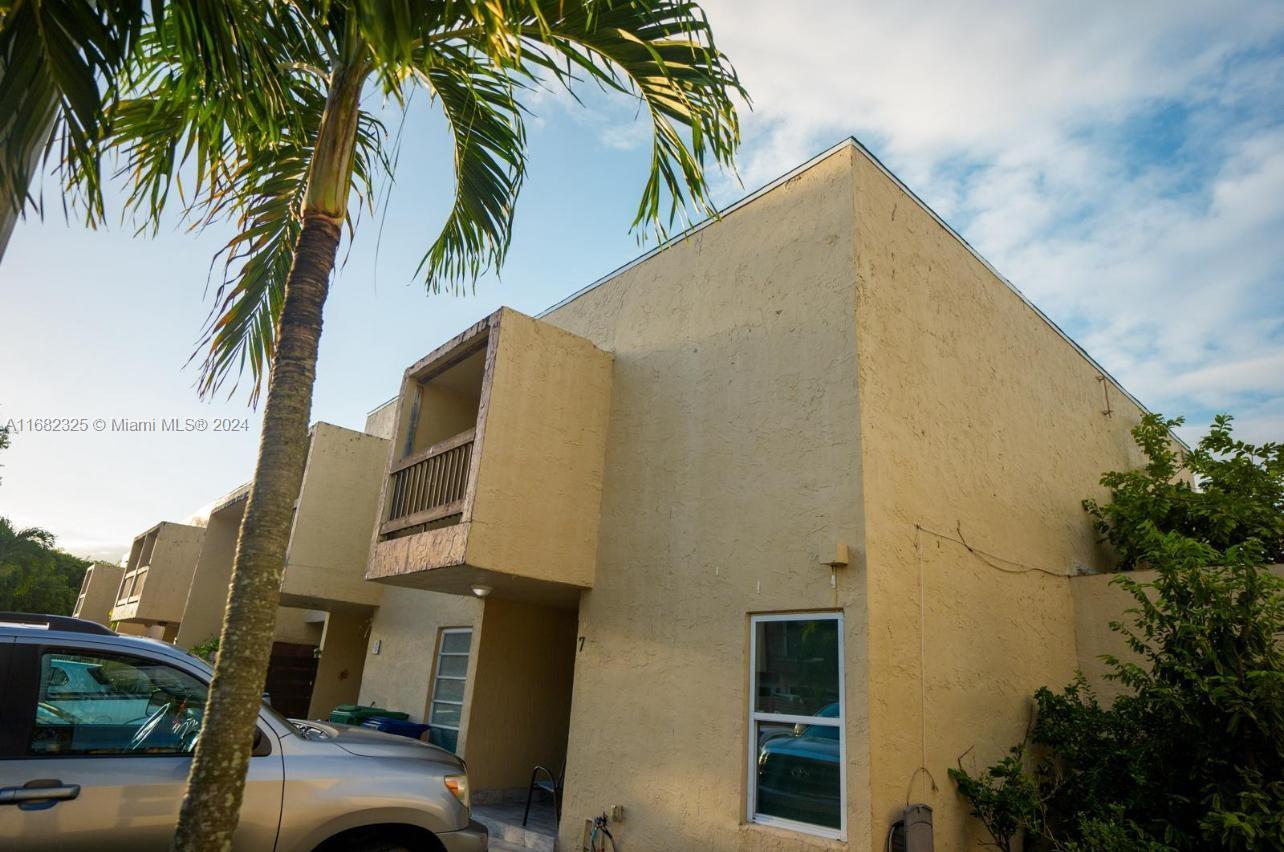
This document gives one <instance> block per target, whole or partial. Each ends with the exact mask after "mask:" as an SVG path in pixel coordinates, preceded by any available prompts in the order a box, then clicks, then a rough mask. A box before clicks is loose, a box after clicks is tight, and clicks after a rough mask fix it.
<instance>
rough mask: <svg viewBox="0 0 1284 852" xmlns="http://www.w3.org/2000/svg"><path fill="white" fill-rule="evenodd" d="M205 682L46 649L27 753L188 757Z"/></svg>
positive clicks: (113, 657) (121, 658) (131, 660)
mask: <svg viewBox="0 0 1284 852" xmlns="http://www.w3.org/2000/svg"><path fill="white" fill-rule="evenodd" d="M205 696H206V686H205V684H204V683H202V682H201V681H199V680H197V679H196V678H195V677H192V676H191V675H189V674H187V673H186V672H184V671H181V670H179V669H176V668H174V667H172V666H169V665H166V664H165V663H161V662H157V661H155V660H148V659H144V658H141V657H132V656H127V655H117V654H92V653H76V652H65V651H58V650H54V649H47V650H45V651H44V652H43V653H42V654H41V656H40V689H39V693H38V695H37V701H36V710H35V724H34V725H33V727H32V732H31V742H30V743H29V744H28V753H29V754H32V755H36V756H45V755H86V754H94V755H111V754H123V755H150V754H162V755H163V754H169V755H175V754H190V753H191V752H192V750H193V749H194V748H195V746H196V737H197V735H198V734H199V733H200V730H201V721H202V718H203V716H204V712H205Z"/></svg>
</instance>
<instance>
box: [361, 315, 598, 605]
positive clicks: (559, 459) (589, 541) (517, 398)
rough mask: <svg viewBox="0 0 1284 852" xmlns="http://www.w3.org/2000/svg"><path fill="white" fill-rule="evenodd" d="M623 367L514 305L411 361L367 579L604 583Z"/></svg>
mask: <svg viewBox="0 0 1284 852" xmlns="http://www.w3.org/2000/svg"><path fill="white" fill-rule="evenodd" d="M611 364H612V359H611V356H610V355H609V354H608V353H605V352H603V351H601V350H599V349H597V348H596V347H595V346H593V344H592V343H590V342H589V341H587V340H584V339H583V338H580V337H577V336H575V335H573V334H571V333H569V332H566V331H564V330H562V329H560V328H557V327H556V326H553V325H551V324H549V323H546V322H542V321H540V320H535V319H532V318H531V317H528V316H525V315H523V314H519V313H517V312H515V311H512V310H510V309H508V308H504V309H501V310H499V311H497V312H496V313H494V314H492V315H491V316H489V317H487V318H486V319H485V320H483V321H482V322H480V323H477V324H476V325H474V326H472V327H471V328H469V329H468V330H467V331H465V332H464V333H463V334H461V335H458V336H457V337H455V338H454V339H453V340H451V341H450V342H448V343H447V344H445V345H444V346H442V347H439V348H438V349H436V350H434V351H433V352H432V353H430V354H429V355H428V356H426V357H425V358H423V359H421V360H420V361H418V362H416V363H415V364H414V365H412V366H411V367H410V368H409V369H408V370H406V373H405V376H404V379H403V382H402V389H401V393H400V395H399V396H398V402H397V413H396V422H397V432H396V433H395V435H394V438H393V441H392V446H391V448H390V452H389V457H388V464H387V469H386V478H385V481H384V487H383V493H382V497H381V500H380V506H379V514H378V519H379V520H378V528H377V530H376V531H375V535H374V540H373V543H372V547H371V552H370V559H369V562H368V564H367V568H366V578H367V579H369V580H375V581H378V582H380V583H386V584H392V585H400V586H407V587H410V588H418V589H428V590H431V591H439V592H447V593H452V594H464V595H466V594H472V593H473V592H472V590H473V587H475V586H485V587H488V588H490V589H491V590H493V591H492V592H491V593H492V594H494V595H496V596H498V597H507V598H515V599H521V600H527V601H531V602H538V603H544V604H550V605H558V606H568V605H574V603H576V602H577V601H578V599H579V593H580V592H581V591H582V590H584V589H588V588H591V587H592V585H593V575H594V571H595V563H596V556H597V528H598V511H599V504H600V500H601V487H602V471H603V467H604V465H605V453H606V429H607V422H608V418H609V412H610V390H611Z"/></svg>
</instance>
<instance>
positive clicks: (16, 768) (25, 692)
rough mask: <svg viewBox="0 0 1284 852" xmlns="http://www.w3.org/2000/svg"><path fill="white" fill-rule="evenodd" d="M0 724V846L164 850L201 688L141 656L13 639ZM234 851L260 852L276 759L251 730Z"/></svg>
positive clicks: (276, 751)
mask: <svg viewBox="0 0 1284 852" xmlns="http://www.w3.org/2000/svg"><path fill="white" fill-rule="evenodd" d="M13 648H14V652H13V656H12V659H11V660H10V665H9V672H8V676H7V677H6V694H5V695H0V701H3V706H4V718H3V719H2V720H0V724H3V725H4V727H5V729H6V734H7V735H6V736H5V737H3V738H0V745H2V746H3V748H4V751H3V752H0V848H4V849H10V848H13V849H28V850H63V851H64V852H99V850H103V849H114V848H122V849H130V850H137V852H152V850H155V852H166V850H167V849H168V848H169V844H170V840H171V839H172V837H173V833H174V826H175V824H176V822H177V820H178V809H179V805H180V803H181V802H182V797H183V790H184V788H185V786H186V782H187V772H188V769H189V768H190V766H191V753H192V750H193V749H194V747H195V743H196V737H197V735H198V734H199V733H200V728H201V720H202V717H203V714H204V710H205V697H206V692H207V689H208V687H207V684H206V683H205V681H204V680H203V678H202V677H200V676H198V675H197V673H196V671H197V670H185V669H183V668H181V667H179V666H177V665H173V664H171V663H170V662H167V661H164V660H162V659H152V658H149V657H147V656H145V655H143V654H131V653H120V652H117V651H116V650H115V649H110V650H99V649H96V648H94V647H92V646H87V647H72V646H59V645H53V644H36V643H22V642H19V643H18V644H16V645H15V646H13ZM262 740H263V742H262V744H261V745H260V747H259V748H257V749H256V754H258V756H256V757H254V758H253V759H251V761H250V772H249V777H248V780H247V783H246V790H245V799H244V804H243V806H242V810H241V821H240V825H239V827H238V829H237V832H236V836H235V840H234V848H235V849H237V850H260V849H263V850H271V849H272V847H273V846H274V845H275V842H276V831H277V825H278V822H279V819H280V802H281V787H282V783H283V771H282V760H281V754H280V748H279V746H277V747H275V748H270V746H271V745H272V741H273V740H275V737H274V736H273V735H272V734H271V733H269V732H264V733H263V734H262Z"/></svg>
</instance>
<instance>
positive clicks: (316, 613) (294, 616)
mask: <svg viewBox="0 0 1284 852" xmlns="http://www.w3.org/2000/svg"><path fill="white" fill-rule="evenodd" d="M325 619H326V614H325V613H324V612H322V611H321V610H317V609H300V608H298V607H292V606H282V607H277V610H276V626H275V627H274V628H273V630H272V641H273V642H291V643H293V644H296V645H318V646H319V645H320V644H321V635H322V634H323V633H324V632H325Z"/></svg>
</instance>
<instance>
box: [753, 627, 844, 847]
mask: <svg viewBox="0 0 1284 852" xmlns="http://www.w3.org/2000/svg"><path fill="white" fill-rule="evenodd" d="M749 665H750V695H749V790H748V818H749V820H750V822H756V823H761V824H764V825H772V826H776V827H779V828H787V829H792V830H795V831H802V832H806V833H808V834H816V835H819V836H821V837H830V838H835V839H839V840H844V839H846V836H847V778H846V772H845V767H846V766H847V734H846V730H845V724H844V723H845V719H846V716H845V710H844V707H843V616H842V613H838V612H817V613H787V614H785V613H782V614H771V615H754V616H751V617H750V624H749Z"/></svg>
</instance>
